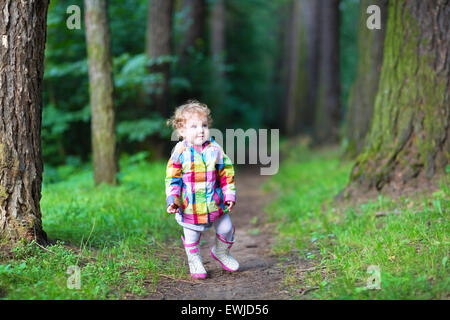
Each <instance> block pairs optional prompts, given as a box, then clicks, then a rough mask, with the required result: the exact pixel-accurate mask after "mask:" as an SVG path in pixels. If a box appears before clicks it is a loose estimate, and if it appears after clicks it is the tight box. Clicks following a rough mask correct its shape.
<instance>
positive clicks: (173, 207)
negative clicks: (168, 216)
mask: <svg viewBox="0 0 450 320" xmlns="http://www.w3.org/2000/svg"><path fill="white" fill-rule="evenodd" d="M177 210H178V206H177V205H176V204H175V203H171V204H170V205H169V206H168V207H167V212H168V213H176V212H177Z"/></svg>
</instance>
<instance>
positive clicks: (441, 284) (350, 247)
mask: <svg viewBox="0 0 450 320" xmlns="http://www.w3.org/2000/svg"><path fill="white" fill-rule="evenodd" d="M338 159H339V154H338V151H337V150H328V151H327V150H324V151H319V152H317V151H315V152H311V151H310V150H308V149H307V148H305V147H297V148H295V149H293V150H291V151H290V153H289V155H288V157H287V160H286V161H285V162H284V163H283V164H282V166H281V168H280V171H279V174H278V175H276V176H274V177H273V178H272V179H270V180H269V181H268V182H267V183H266V184H265V185H264V189H265V190H267V191H272V192H275V193H277V197H276V200H275V201H274V202H272V203H271V204H270V205H269V206H268V207H267V208H266V211H267V213H268V214H269V216H270V219H271V220H272V221H275V222H279V224H278V227H277V232H278V235H279V236H278V239H277V242H276V245H275V246H274V247H273V251H274V252H275V253H278V254H279V255H280V256H283V255H285V254H287V253H289V252H292V251H296V252H298V255H299V256H300V258H303V259H305V260H306V261H310V262H311V263H313V264H314V265H316V266H317V268H316V269H315V270H311V271H307V272H303V273H298V274H296V273H295V270H288V271H289V272H288V273H287V276H286V279H285V285H287V286H288V287H289V289H290V290H291V292H294V293H295V292H299V291H301V290H304V289H308V288H314V290H312V291H310V297H312V298H319V299H448V298H449V289H450V278H449V272H448V262H447V259H448V255H449V248H450V247H449V244H450V241H449V234H450V232H449V231H450V230H449V229H450V228H449V227H450V225H449V224H450V222H449V221H450V219H449V213H450V200H449V199H450V187H449V181H450V175H447V177H444V178H442V179H441V182H440V190H438V191H436V192H434V193H432V194H429V195H426V194H416V195H414V196H409V197H406V196H403V197H400V198H398V199H397V200H392V199H390V198H389V197H387V196H381V195H380V196H379V197H378V198H377V199H375V200H369V201H365V202H364V203H363V204H360V205H346V206H342V205H341V206H338V205H337V204H336V202H334V201H333V198H334V196H335V195H336V194H337V193H338V192H339V191H340V190H342V188H343V187H344V186H345V185H346V183H347V182H348V177H349V173H350V170H351V167H352V165H351V163H348V162H345V163H341V162H339V160H338ZM369 266H377V267H378V268H379V270H380V273H379V276H380V277H379V279H380V280H381V284H380V289H367V288H366V287H367V283H368V280H369V278H371V277H372V276H374V274H372V273H369V272H368V268H369ZM298 297H300V296H298Z"/></svg>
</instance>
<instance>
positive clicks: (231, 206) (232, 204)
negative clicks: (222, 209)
mask: <svg viewBox="0 0 450 320" xmlns="http://www.w3.org/2000/svg"><path fill="white" fill-rule="evenodd" d="M225 204H226V205H227V206H228V211H230V212H231V209H233V207H234V202H233V201H225Z"/></svg>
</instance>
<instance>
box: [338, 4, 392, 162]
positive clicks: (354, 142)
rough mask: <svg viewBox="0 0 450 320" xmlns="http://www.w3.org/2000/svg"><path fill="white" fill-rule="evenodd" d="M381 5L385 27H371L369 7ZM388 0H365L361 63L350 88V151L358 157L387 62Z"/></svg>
mask: <svg viewBox="0 0 450 320" xmlns="http://www.w3.org/2000/svg"><path fill="white" fill-rule="evenodd" d="M369 5H377V6H378V7H379V8H380V13H381V29H374V30H371V29H369V28H367V26H366V22H367V18H368V14H367V8H368V7H369ZM387 9H388V0H361V3H360V15H359V29H358V30H359V31H358V55H359V57H358V67H357V71H356V80H355V82H354V84H353V86H352V88H351V89H350V97H349V102H348V108H347V115H346V130H345V139H346V141H347V147H346V153H347V155H348V156H349V157H352V158H353V157H356V156H357V155H358V154H359V153H360V152H361V151H362V147H363V145H364V139H365V137H366V135H367V132H368V131H369V125H370V120H371V119H372V114H373V106H374V104H375V97H376V94H377V91H378V83H379V80H380V74H381V65H382V63H383V48H384V38H385V35H386V21H387V16H388V12H387Z"/></svg>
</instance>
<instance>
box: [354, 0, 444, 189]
mask: <svg viewBox="0 0 450 320" xmlns="http://www.w3.org/2000/svg"><path fill="white" fill-rule="evenodd" d="M448 30H450V7H449V5H448V1H441V0H433V1H419V0H409V1H389V18H388V22H387V33H386V41H385V47H384V58H383V66H382V71H381V78H380V83H379V89H378V93H377V96H376V99H375V109H374V116H373V120H372V125H371V128H370V131H369V134H368V136H367V141H366V144H365V148H364V151H363V153H362V154H360V156H359V157H358V159H357V161H356V164H355V166H354V168H353V172H352V174H351V179H350V180H351V185H350V188H349V189H350V190H352V187H354V188H356V189H359V190H360V189H361V186H365V187H367V189H368V190H371V189H372V190H373V189H376V190H382V189H384V187H387V186H389V189H392V190H397V191H403V190H405V189H407V188H408V187H412V188H415V187H419V186H421V187H424V186H425V185H427V183H428V182H430V183H432V182H433V181H434V182H435V183H437V182H438V179H437V178H436V175H437V174H442V173H444V171H445V167H446V166H447V164H448V163H449V159H450V137H449V134H450V132H449V130H450V103H449V98H448V97H449V94H448V93H449V78H450V77H449V75H450V68H449V62H450V55H449V48H450V33H449V32H448ZM386 189H388V188H386ZM386 189H384V190H386Z"/></svg>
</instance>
